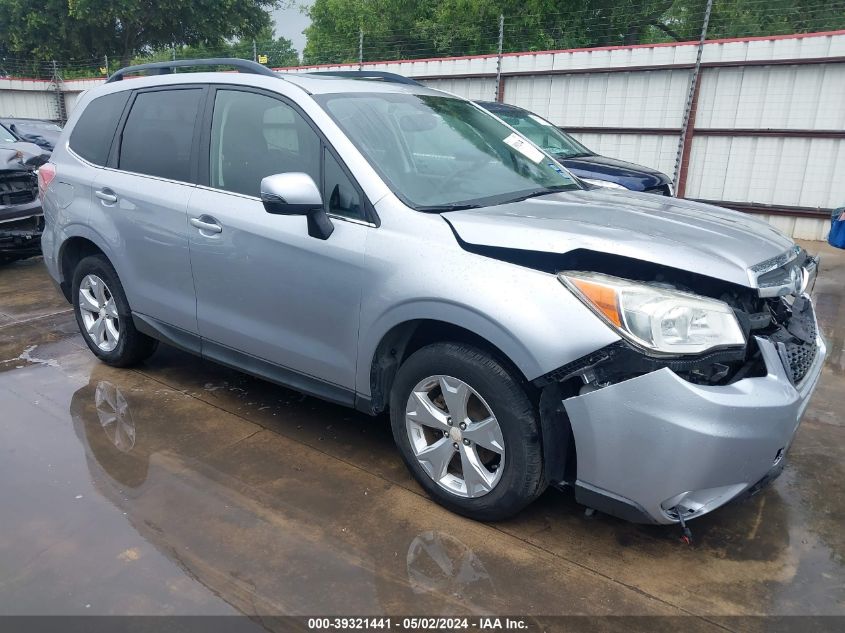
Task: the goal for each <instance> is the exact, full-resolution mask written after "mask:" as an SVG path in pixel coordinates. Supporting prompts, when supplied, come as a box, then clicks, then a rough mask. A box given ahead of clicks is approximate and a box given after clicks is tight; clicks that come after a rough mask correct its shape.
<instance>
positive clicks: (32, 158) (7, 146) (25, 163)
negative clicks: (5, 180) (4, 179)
mask: <svg viewBox="0 0 845 633" xmlns="http://www.w3.org/2000/svg"><path fill="white" fill-rule="evenodd" d="M19 152H20V155H18V153H19ZM48 160H50V152H48V151H45V150H44V148H42V147H39V146H38V145H36V144H35V143H26V142H24V141H16V142H12V143H0V163H2V164H0V168H2V169H16V168H17V169H21V168H29V169H36V168H38V167H40V166H41V165H43V164H44V163H46V162H47V161H48Z"/></svg>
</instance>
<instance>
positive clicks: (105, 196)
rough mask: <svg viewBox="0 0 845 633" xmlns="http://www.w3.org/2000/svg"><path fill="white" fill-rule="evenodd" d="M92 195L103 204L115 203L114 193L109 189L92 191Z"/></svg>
mask: <svg viewBox="0 0 845 633" xmlns="http://www.w3.org/2000/svg"><path fill="white" fill-rule="evenodd" d="M94 195H95V196H97V197H98V198H99V199H100V200H102V201H103V202H107V203H109V204H114V203H115V202H117V196H116V195H115V194H114V191H112V190H111V189H109V188H103V189H97V190H95V191H94Z"/></svg>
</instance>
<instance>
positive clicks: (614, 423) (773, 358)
mask: <svg viewBox="0 0 845 633" xmlns="http://www.w3.org/2000/svg"><path fill="white" fill-rule="evenodd" d="M757 343H758V345H759V347H760V350H761V352H762V354H763V358H764V360H765V363H766V368H767V372H768V373H767V375H766V376H765V377H761V378H746V379H744V380H740V381H738V382H736V383H734V384H732V385H727V386H718V387H713V386H701V385H695V384H692V383H690V382H687V381H685V380H683V379H681V378H680V377H678V376H677V375H676V374H675V373H673V372H672V371H671V370H669V369H665V368H664V369H660V370H658V371H655V372H652V373H649V374H645V375H643V376H639V377H637V378H633V379H631V380H627V381H625V382H621V383H617V384H615V385H611V386H609V387H605V388H603V389H600V390H598V391H593V392H591V393H587V394H585V395H582V396H577V397H574V398H569V399H567V400H564V406H565V408H566V411H567V414H568V416H569V419H570V423H571V425H572V431H573V436H574V439H575V446H576V451H577V456H578V472H577V481H576V484H575V490H576V499H578V500H579V501H581V502H582V503H585V504H586V505H590V506H591V507H595V508H597V509H600V510H604V511H606V512H609V513H611V514H614V515H617V516H622V518H625V519H628V520H632V521H638V522H645V523H674V522H676V521H677V520H678V517H677V513H676V509H677V511H681V512H683V515H684V518H685V519H687V518H688V519H692V518H695V517H698V516H701V515H702V514H705V513H707V512H710V511H711V510H714V509H715V508H718V507H719V506H721V505H723V504H725V503H727V502H728V501H730V500H731V499H733V498H735V497H737V496H739V495H741V494H743V493H748V492H752V491H754V489H755V487H757V486H761V485H763V484H765V483H766V482H767V481H769V480H771V479H773V478H774V477H775V476H777V474H779V472H780V469H782V467H783V460H784V457H785V455H786V452H787V450H788V449H789V446H790V444H791V442H792V438H793V436H794V435H795V431H796V430H797V428H798V423H799V421H800V419H801V416H802V415H803V413H804V410H805V409H806V407H807V405H808V403H809V399H810V396H811V394H812V392H813V390H814V389H815V386H816V383H817V382H818V378H819V375H820V373H821V367H822V364H823V362H824V357H825V351H826V350H825V345H824V342H823V340H822V339H821V337H817V340H816V343H817V345H818V347H819V350H818V354H817V355H816V358H815V360H814V362H813V365H812V367H811V368H810V370H809V371H808V372H807V374H806V376H805V377H804V379H803V380H802V382H800V383H799V384H797V385H793V384H792V383H791V381H790V379H789V377H788V376H787V373H786V370H785V369H784V366H783V362H782V361H781V358H780V356H779V355H778V351H777V349H776V348H775V346H774V345H773V344H772V343H771V342H769V341H768V340H765V339H758V340H757Z"/></svg>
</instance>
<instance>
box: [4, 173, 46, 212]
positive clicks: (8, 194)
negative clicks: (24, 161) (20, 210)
mask: <svg viewBox="0 0 845 633" xmlns="http://www.w3.org/2000/svg"><path fill="white" fill-rule="evenodd" d="M36 195H38V181H37V180H36V177H35V174H34V173H32V172H11V173H8V172H7V173H2V174H0V205H3V206H8V205H12V204H25V203H27V202H32V201H33V200H35V196H36Z"/></svg>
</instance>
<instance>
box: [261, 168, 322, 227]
mask: <svg viewBox="0 0 845 633" xmlns="http://www.w3.org/2000/svg"><path fill="white" fill-rule="evenodd" d="M261 202H263V203H264V209H265V210H266V211H267V213H273V214H275V215H304V216H306V217H307V218H308V235H310V236H311V237H317V238H319V239H321V240H326V239H328V238H329V236H330V235H331V234H332V232H333V231H334V224H332V221H331V220H330V219H329V216H328V215H326V211H325V209H323V197H322V196H321V195H320V190H319V189H318V188H317V185H316V184H314V180H313V179H312V178H311V176H309V175H308V174H304V173H301V172H289V173H285V174H273V175H272V176H267V177H266V178H263V179H262V180H261Z"/></svg>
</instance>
